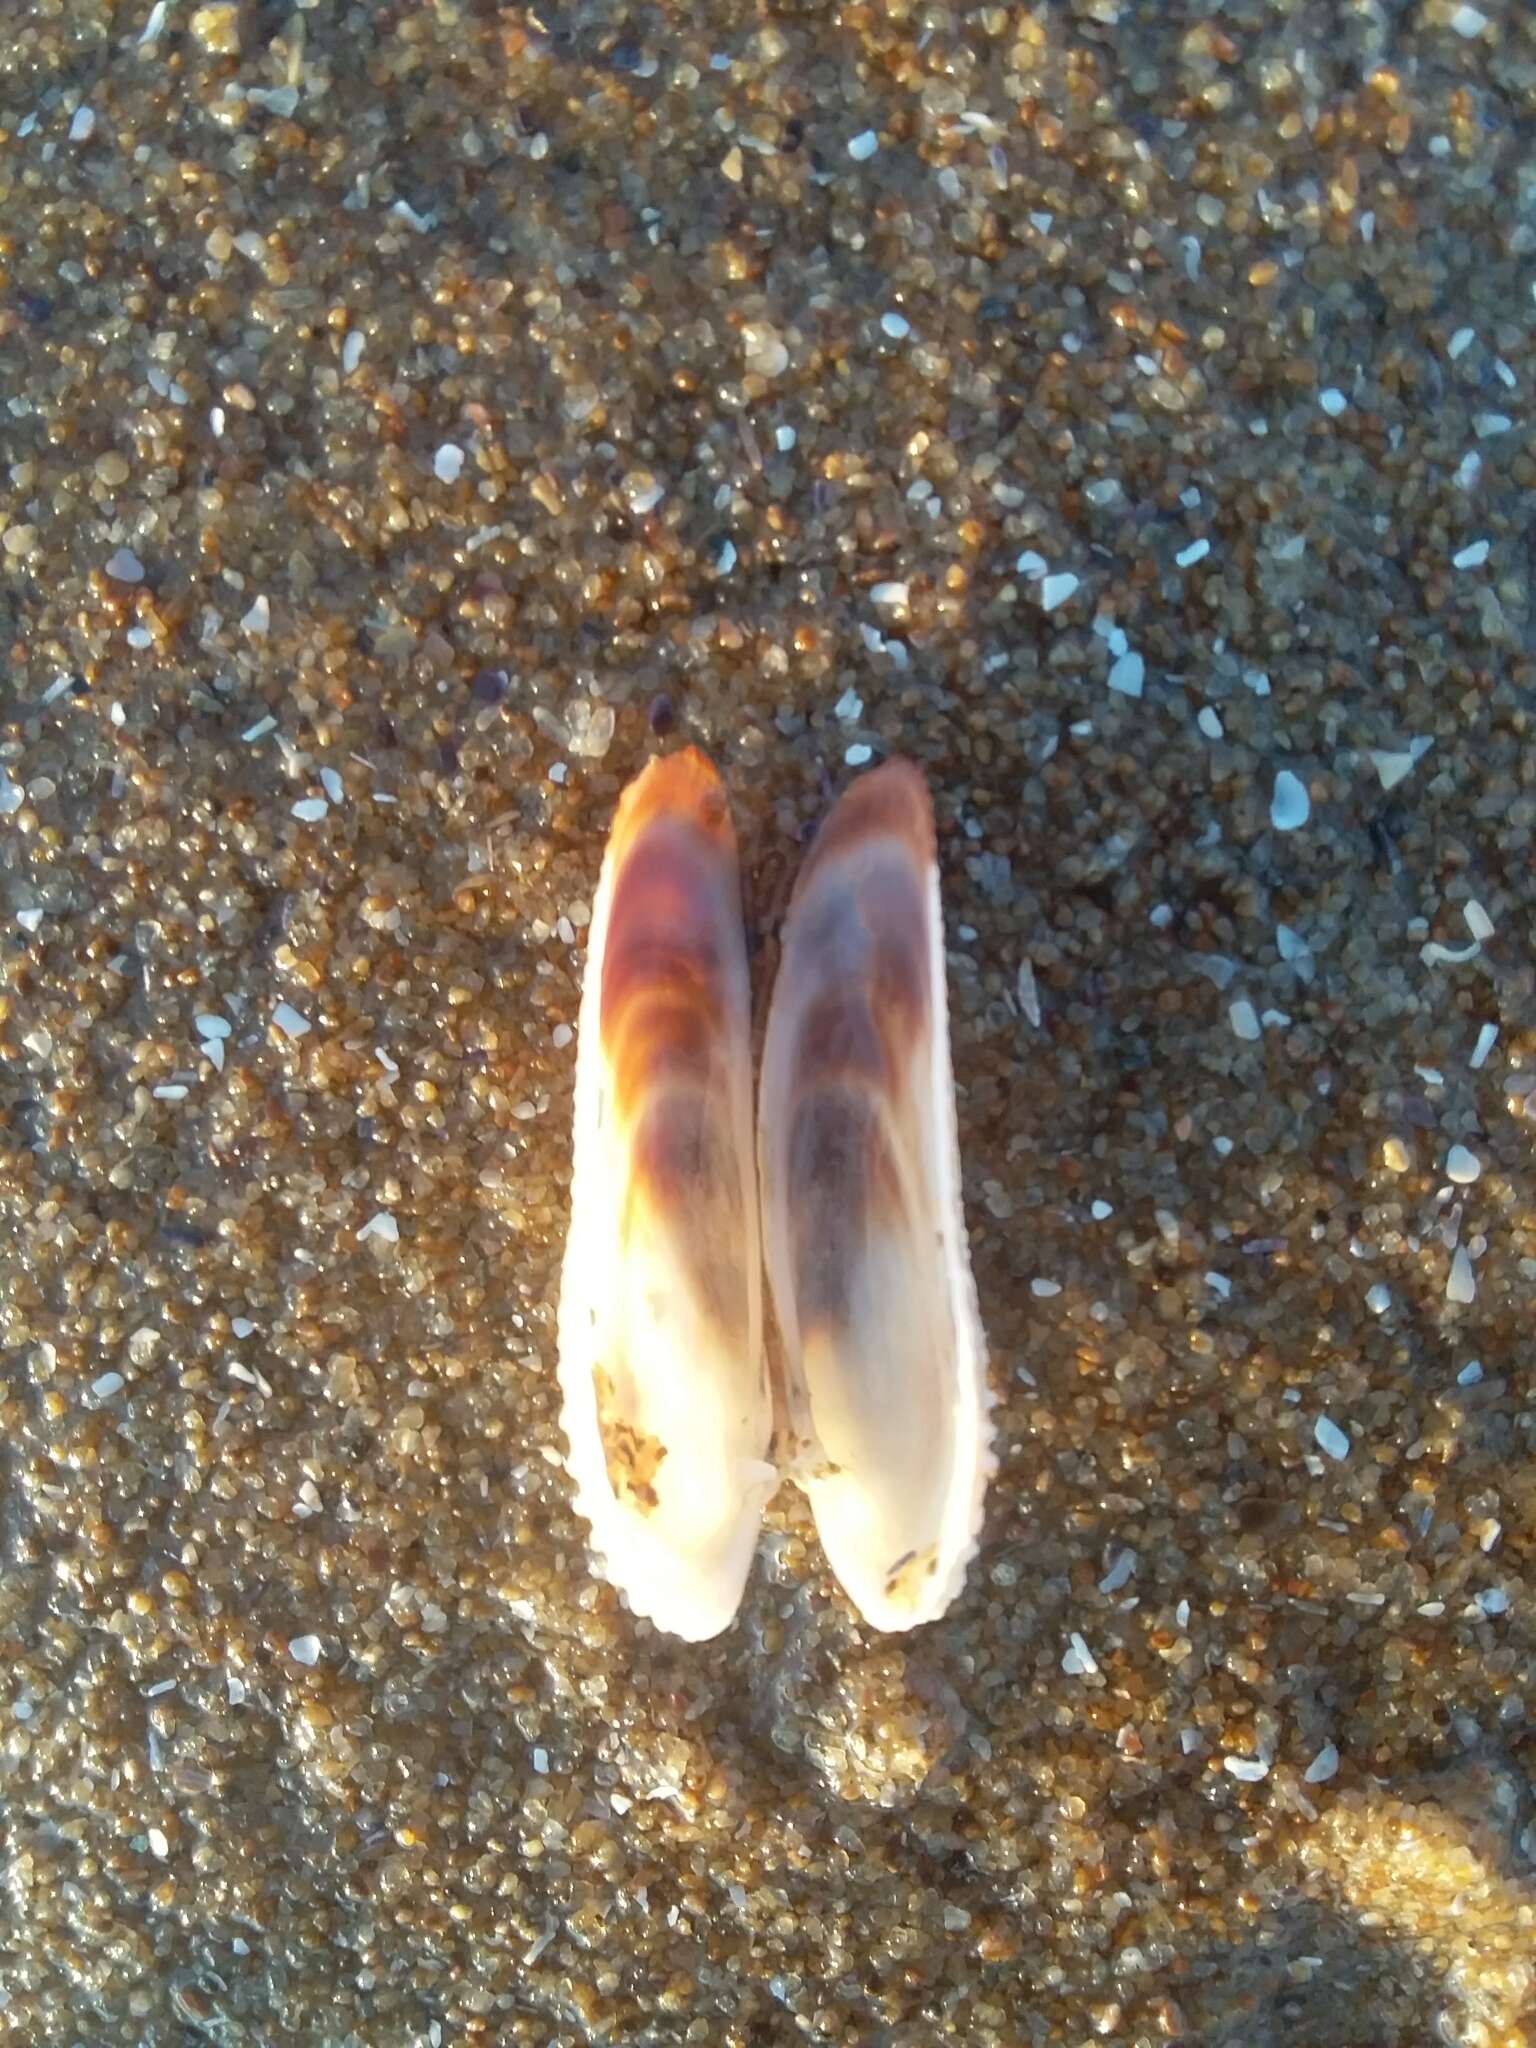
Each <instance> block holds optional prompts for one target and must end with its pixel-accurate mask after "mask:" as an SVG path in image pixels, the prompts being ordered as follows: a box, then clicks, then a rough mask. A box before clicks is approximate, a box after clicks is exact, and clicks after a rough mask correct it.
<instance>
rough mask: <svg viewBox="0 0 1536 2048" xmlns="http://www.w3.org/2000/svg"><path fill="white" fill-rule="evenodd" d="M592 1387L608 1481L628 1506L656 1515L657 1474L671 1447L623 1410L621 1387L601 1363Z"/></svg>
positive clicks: (593, 1378) (594, 1374) (594, 1373)
mask: <svg viewBox="0 0 1536 2048" xmlns="http://www.w3.org/2000/svg"><path fill="white" fill-rule="evenodd" d="M592 1387H593V1391H594V1392H595V1394H596V1395H597V1426H598V1429H599V1430H600V1431H601V1433H602V1439H603V1460H604V1463H605V1464H606V1465H607V1467H608V1483H609V1485H610V1486H611V1487H612V1488H613V1491H614V1495H615V1497H616V1498H617V1499H618V1500H621V1501H623V1502H624V1503H625V1505H626V1506H628V1507H632V1508H634V1509H635V1510H636V1512H637V1513H639V1514H642V1515H649V1514H653V1513H654V1512H655V1510H656V1507H657V1505H658V1503H657V1497H656V1475H657V1473H658V1472H660V1470H661V1467H662V1464H663V1462H664V1461H665V1459H666V1455H667V1447H666V1445H665V1444H664V1443H661V1442H660V1441H659V1440H658V1439H657V1438H656V1437H653V1436H647V1435H646V1434H645V1432H644V1431H643V1430H640V1429H637V1428H636V1427H635V1425H634V1423H633V1422H631V1421H630V1420H629V1418H628V1417H627V1416H625V1415H623V1414H621V1413H620V1412H619V1396H618V1389H617V1388H616V1387H615V1386H614V1384H613V1380H612V1378H611V1377H610V1376H609V1374H607V1373H606V1372H604V1370H603V1368H602V1367H601V1366H600V1365H597V1366H594V1367H593V1368H592Z"/></svg>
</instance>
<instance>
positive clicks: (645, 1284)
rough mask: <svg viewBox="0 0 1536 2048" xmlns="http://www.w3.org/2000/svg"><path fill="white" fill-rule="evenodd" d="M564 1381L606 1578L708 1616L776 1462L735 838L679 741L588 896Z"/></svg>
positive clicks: (574, 1457)
mask: <svg viewBox="0 0 1536 2048" xmlns="http://www.w3.org/2000/svg"><path fill="white" fill-rule="evenodd" d="M560 1385H561V1391H562V1395H563V1400H564V1406H563V1411H562V1422H563V1424H564V1428H565V1433H566V1436H567V1438H568V1440H569V1444H570V1461H569V1462H570V1471H571V1476H572V1478H573V1480H574V1481H575V1486H576V1505H577V1508H578V1510H579V1512H580V1513H581V1514H582V1515H584V1516H585V1517H586V1519H587V1520H588V1521H589V1522H590V1523H591V1525H592V1548H593V1550H594V1552H595V1553H596V1555H597V1557H598V1558H599V1559H600V1560H601V1564H602V1569H603V1571H604V1574H605V1576H606V1577H607V1578H608V1579H609V1580H610V1581H611V1583H612V1584H613V1585H615V1586H616V1587H618V1589H619V1590H620V1592H621V1593H622V1594H623V1595H624V1597H625V1599H626V1600H627V1601H628V1603H629V1605H630V1607H631V1608H632V1609H633V1610H634V1611H635V1613H637V1614H641V1615H645V1616H647V1617H648V1618H649V1619H650V1620H651V1621H653V1622H655V1623H656V1625H657V1626H658V1627H659V1628H663V1629H666V1630H668V1631H669V1632H670V1633H671V1634H673V1635H678V1636H683V1637H685V1638H686V1639H687V1640H689V1641H690V1642H698V1641H702V1640H703V1639H704V1638H706V1637H708V1636H713V1635H716V1634H718V1633H719V1631H720V1630H721V1629H723V1628H725V1627H726V1626H727V1624H728V1623H729V1622H730V1620H731V1617H732V1616H733V1615H734V1614H735V1612H736V1609H737V1606H738V1605H739V1603H740V1600H741V1595H742V1590H743V1587H744V1586H745V1583H746V1577H747V1573H748V1570H749V1569H750V1567H751V1563H752V1552H753V1548H754V1546H755V1543H756V1539H757V1532H758V1525H759V1521H760V1519H761V1514H762V1508H763V1503H764V1501H765V1500H766V1498H767V1496H768V1494H769V1492H770V1491H771V1490H772V1486H773V1483H774V1473H773V1469H772V1467H771V1466H769V1465H768V1464H767V1463H766V1462H765V1460H766V1458H767V1455H768V1448H769V1438H770V1434H771V1429H772V1404H771V1399H770V1396H769V1393H768V1388H767V1383H766V1379H765V1375H764V1367H763V1356H762V1279H761V1255H760V1250H759V1238H758V1208H757V1186H756V1178H755V1175H754V1172H753V1166H752V1076H751V1035H750V1007H749V995H748V985H747V956H746V942H745V936H744V933H743V929H742V917H741V891H740V882H739V877H738V873H737V866H736V835H735V833H734V831H733V830H732V827H731V821H730V815H729V812H728V810H727V808H726V801H725V793H724V791H723V790H722V788H721V786H720V780H719V777H718V776H717V775H716V773H715V771H714V769H713V768H712V767H711V766H710V764H709V762H708V761H707V760H706V759H705V757H704V756H703V755H702V754H700V753H699V752H697V751H696V750H695V749H693V748H687V749H685V750H684V751H682V752H681V753H676V754H672V755H669V756H668V757H667V758H665V759H663V760H658V761H653V762H652V763H651V764H650V766H649V767H648V768H647V769H646V770H645V772H644V773H643V774H642V775H640V776H639V777H637V778H636V780H635V781H634V782H633V783H631V784H630V786H629V788H628V789H627V790H625V792H624V794H623V796H622V797H621V798H620V800H619V808H618V814H617V816H616V817H615V819H614V823H613V829H612V832H611V834H610V836H609V840H608V848H607V852H606V854H605V856H604V860H603V871H602V878H601V880H600V882H599V884H598V890H597V898H596V902H595V904H594V906H593V912H592V928H591V936H590V943H589V947H588V953H587V970H586V982H585V986H584V988H583V991H582V999H581V1031H580V1043H579V1045H578V1048H577V1060H576V1102H575V1132H574V1158H573V1163H572V1185H571V1225H570V1235H569V1238H568V1240H567V1244H566V1254H565V1265H564V1270H563V1272H562V1275H561V1283H560Z"/></svg>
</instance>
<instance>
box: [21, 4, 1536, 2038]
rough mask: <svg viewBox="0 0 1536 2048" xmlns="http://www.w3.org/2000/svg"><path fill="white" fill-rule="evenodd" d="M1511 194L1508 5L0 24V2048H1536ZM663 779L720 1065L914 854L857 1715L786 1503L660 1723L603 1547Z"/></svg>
mask: <svg viewBox="0 0 1536 2048" xmlns="http://www.w3.org/2000/svg"><path fill="white" fill-rule="evenodd" d="M1533 96H1536V17H1531V16H1530V15H1529V14H1528V13H1526V12H1524V11H1522V10H1520V9H1518V8H1516V7H1513V6H1508V7H1506V6H1502V5H1499V4H1496V0H1483V4H1482V5H1481V6H1480V7H1473V6H1468V5H1456V4H1450V0H1425V4H1414V5H1411V6H1401V7H1391V8H1367V7H1364V6H1360V7H1356V6H1332V5H1322V4H1315V0H1294V4H1283V0H1273V4H1259V0H1234V4H1232V5H1230V6H1229V7H1227V8H1226V9H1225V10H1223V11H1220V12H1213V13H1212V14H1211V15H1210V16H1209V17H1207V16H1206V15H1204V14H1202V13H1200V12H1199V11H1198V10H1196V9H1193V8H1189V7H1185V6H1183V5H1166V6H1165V5H1160V4H1155V0H1140V4H1137V0H1118V4H1117V0H1080V4H1074V5H1065V4H1051V5H1046V4H1041V5H1037V6H1036V7H1034V8H1028V9H1027V8H1022V7H1016V6H1015V7H1004V6H998V7H985V6H983V7H973V8H969V9H960V8H946V7H943V6H937V5H936V6H931V7H916V6H907V5H905V4H903V0H890V4H888V5H885V6H874V5H868V6H866V5H857V4H855V5H847V6H843V7H827V8H824V9H801V10H794V9H788V8H786V9H783V10H780V12H779V15H778V17H777V18H776V19H775V20H772V21H770V20H768V19H765V17H764V15H763V13H762V12H761V11H760V10H757V9H754V8H749V7H746V6H744V5H743V6H730V5H726V4H717V5H710V6H706V7H699V8H693V9H684V8H663V7H659V6H644V5H641V6H636V7H633V8H630V9H624V8H621V7H619V6H617V5H614V6H608V7H601V8H599V7H595V6H594V7H587V8H574V7H573V8H566V9H561V10H558V11H551V12H547V13H535V12H534V11H533V10H530V9H526V8H517V7H507V8H500V9H498V8H495V7H492V6H489V5H483V4H464V5H453V4H446V0H445V4H439V5H435V6H425V7H423V6H417V5H402V6H392V7H380V8H376V9H369V8H364V7H361V6H353V7H350V8H343V7H341V6H330V5H315V6H310V7H307V8H299V9H297V10H294V9H292V8H290V7H289V6H287V5H286V4H276V5H258V4H251V5H246V6H239V7H235V6H225V5H219V6H208V7H202V8H197V9H192V8H188V7H181V6H175V7H168V8H167V7H161V6H155V7H154V8H153V10H152V11H151V7H150V5H149V4H148V0H143V4H138V5H135V6H133V7H126V6H125V7H115V8H107V7H104V6H101V5H99V4H87V0H50V4H48V5H39V6H24V5H22V4H21V0H0V545H3V552H0V771H3V773H0V913H3V934H4V936H3V950H0V963H3V967H0V1203H3V1215H4V1229H3V1233H0V1276H3V1286H0V1294H3V1307H0V1316H3V1322H0V1652H3V1658H0V1667H3V1668H0V1884H3V1895H4V1902H5V1903H4V1916H5V1922H6V1936H5V1943H4V1947H3V1949H0V2040H3V2041H16V2042H19V2043H26V2044H29V2048H30V2044H48V2048H52V2044H60V2048H65V2044H72V2043H74V2042H76V2041H84V2040H89V2041H90V2042H91V2043H93V2044H102V2048H105V2044H117V2043H121V2044H125V2048H126V2044H129V2043H135V2044H141V2043H156V2044H158V2043H162V2042H163V2043H181V2042H190V2041H199V2040H209V2041H218V2042H224V2043H249V2044H258V2043H261V2044H266V2043H277V2042H290V2041H291V2042H296V2043H305V2044H315V2048H320V2044H342V2043H345V2044H367V2048H407V2044H409V2048H417V2044H422V2043H431V2044H433V2048H440V2044H443V2043H448V2044H452V2043H458V2042H475V2041H481V2042H505V2043H510V2044H523V2043H527V2044H539V2048H556V2044H558V2048H575V2044H578V2043H584V2042H588V2041H602V2042H615V2043H627V2044H636V2048H639V2044H671V2043H682V2042H703V2043H708V2044H712V2048H715V2044H719V2048H777V2044H779V2043H785V2044H788V2043H793V2042H798V2041H801V2040H810V2041H815V2042H828V2043H844V2044H872V2048H928V2044H931V2043H940V2042H956V2043H965V2044H967V2048H1025V2044H1028V2048H1034V2044H1044V2043H1063V2044H1071V2048H1078V2044H1082V2043H1085V2042H1088V2041H1096V2040H1106V2041H1110V2042H1117V2041H1118V2042H1124V2043H1153V2042H1159V2041H1165V2040H1183V2041H1186V2042H1198V2043H1202V2044H1213V2048H1238V2044H1242V2048H1293V2044H1294V2048H1301V2044H1303V2043H1305V2044H1307V2048H1355V2044H1359V2048H1366V2044H1369V2048H1384V2044H1398V2043H1401V2044H1405V2048H1407V2044H1413V2048H1418V2044H1421V2043H1423V2042H1424V2041H1426V2040H1428V2039H1430V2038H1443V2039H1446V2040H1450V2041H1454V2042H1457V2043H1463V2044H1469V2048H1517V2044H1522V2043H1526V2042H1530V2041H1532V2040H1536V1965H1533V1962H1532V1957H1533V1955H1536V1831H1533V1816H1536V1731H1533V1725H1532V1717H1533V1713H1536V1654H1533V1651H1536V1633H1533V1617H1536V1455H1533V1454H1536V1378H1533V1370H1532V1365H1531V1355H1530V1344H1529V1330H1530V1321H1531V1301H1532V1292H1533V1282H1536V1209H1533V1191H1536V1166H1533V1155H1532V1144H1533V1132H1536V1123H1533V1120H1532V1116H1531V1115H1530V1114H1528V1113H1527V1112H1528V1111H1529V1110H1536V1033H1533V1030H1532V1017H1533V1003H1532V997H1533V968H1532V943H1531V942H1532V932H1533V912H1536V881H1533V875H1532V846H1533V828H1536V754H1533V751H1532V730H1533V728H1532V714H1533V705H1536V694H1533V692H1536V649H1533V637H1532V606H1531V573H1532V569H1531V565H1532V553H1531V540H1532V518H1531V509H1530V508H1531V506H1532V503H1533V498H1532V492H1533V487H1536V458H1533V451H1532V441H1531V403H1530V393H1531V388H1532V381H1533V379H1536V345H1533V343H1536V299H1533V283H1536V212H1533V205H1536V187H1533V183H1532V175H1531V171H1530V156H1531V132H1532V129H1531V124H1532V120H1533V112H1536V97H1533ZM677 739H690V740H693V741H696V742H698V743H699V744H702V745H704V746H706V747H707V748H709V749H710V750H711V752H712V753H713V754H714V756H715V758H716V759H717V760H718V762H719V763H720V766H721V769H722V773H723V774H724V775H725V777H726V780H727V783H728V786H729V788H730V791H731V796H732V801H733V806H734V809H735V814H736V820H737V825H738V830H739V832H740V834H741V839H742V844H743V851H744V856H745V860H746V864H747V869H748V883H749V906H748V907H749V918H750V925H751V932H752V939H753V945H754V951H755V972H756V974H757V976H758V980H759V983H760V984H761V986H760V989H759V996H760V998H761V997H762V996H763V995H765V994H766V985H767V978H768V976H769V974H770V972H771V967H772V962H773V955H774V945H775V932H776V927H777V921H778V918H779V916H780V914H781V911H782V907H783V903H784V900H785V896H786V892H787V888H788V885H789V882H790V880H791V879H792V876H793V872H794V866H795V863H796V860H797V858H798V853H799V849H800V847H801V845H802V843H803V841H804V839H805V836H806V834H807V833H808V832H809V830H810V829H811V828H812V826H813V825H814V822H815V820H816V819H817V817H818V816H819V815H820V814H821V812H822V810H823V808H824V806H825V802H826V800H827V798H828V796H829V795H830V793H831V792H832V791H833V790H835V789H836V788H838V787H841V786H842V785H843V783H844V782H845V781H846V780H847V779H848V778H849V777H850V776H851V775H852V774H853V773H855V772H856V770H857V768H858V767H859V766H860V765H861V764H862V763H864V762H865V761H868V760H879V759H882V758H884V757H885V756H886V755H887V754H888V753H890V752H893V751H898V750H899V751H904V752H906V753H909V754H911V755H912V756H913V757H914V758H916V759H917V760H918V761H919V762H920V763H921V764H922V765H923V767H924V768H925V770H926V772H927V773H928V775H929V777H930V779H931V782H932V785H933V788H934V791H935V798H936V806H937V810H938V816H939V830H940V842H941V861H942V865H943V873H944V887H945V897H946V909H947V915H948V919H949V945H950V987H951V1001H952V1006H953V1030H954V1040H955V1056H956V1063H957V1069H958V1079H959V1087H960V1107H961V1124H962V1143H963V1147H964V1153H965V1170H966V1198H967V1206H968V1212H969V1216H970V1221H971V1228H972V1235H973V1248H974V1258H975V1265H976V1271H977V1279H978V1283H979V1287H980V1292H981V1299H982V1306H983V1312H984V1315H985V1319H986V1322H987V1325H988V1329H989V1333H990V1337H991V1342H992V1349H993V1354H994V1375H995V1381H996V1386H997V1390H998V1394H999V1401H1000V1406H999V1410H998V1421H999V1431H1000V1450H1001V1469H1000V1472H999V1476H998V1479H997V1482H996V1484H995V1486H994V1489H993V1493H992V1496H991V1501H990V1506H989V1514H988V1521H987V1529H986V1537H985V1543H984V1547H983V1550H982V1554H981V1557H980V1559H979V1561H978V1563H977V1565H976V1566H975V1567H974V1568H973V1571H972V1574H971V1578H970V1582H969V1585H968V1588H967V1590H966V1593H965V1595H964V1597H963V1598H962V1599H961V1601H960V1602H959V1603H958V1604H957V1606H956V1607H955V1608H954V1610H953V1611H952V1612H951V1614H950V1615H949V1616H948V1617H947V1618H946V1619H945V1620H944V1621H943V1622H942V1623H941V1624H939V1625H937V1626H935V1627H933V1628H931V1629H928V1630H925V1631H922V1632H920V1633H919V1634H917V1635H916V1636H914V1637H912V1638H910V1639H905V1640H901V1639H882V1638H880V1637H877V1636H874V1635H872V1634H871V1633H870V1632H869V1631H868V1630H866V1629H865V1628H864V1627H863V1626H862V1625H861V1624H860V1623H859V1622H858V1621H857V1619H856V1617H855V1616H854V1615H853V1614H852V1612H851V1610H850V1609H849V1608H848V1606H847V1604H846V1602H845V1601H844V1599H843V1598H842V1596H841V1595H840V1594H839V1592H838V1591H837V1589H836V1587H835V1585H834V1584H833V1583H832V1582H831V1580H830V1578H829V1576H828V1574H827V1572H826V1569H825V1567H824V1564H823V1562H822V1560H821V1557H820V1554H819V1552H818V1550H817V1547H816V1543H815V1539H814V1535H813V1533H812V1531H811V1528H810V1524H809V1520H808V1517H807V1515H806V1513H805V1510H804V1505H803V1502H802V1501H801V1500H800V1499H799V1497H798V1496H796V1495H794V1494H793V1493H790V1492H785V1493H784V1494H782V1495H781V1496H780V1498H779V1500H778V1502H777V1503H776V1505H775V1507H774V1509H773V1511H772V1513H771V1516H770V1523H771V1529H770V1532H769V1534H768V1536H767V1537H766V1538H765V1540H764V1544H763V1547H762V1551H761V1554H760V1557H759V1562H758V1565H757V1568H756V1570H755V1572H754V1576H753V1579H752V1583H751V1586H750V1588H749V1592H748V1597H747V1601H746V1604H745V1607H744V1609H743V1612H742V1615H741V1618H740V1620H739V1621H738V1623H737V1625H736V1626H735V1628H734V1629H733V1630H732V1631H730V1632H729V1633H728V1634H727V1635H726V1636H724V1637H722V1638H721V1639H720V1640H719V1641H718V1642H716V1643H714V1644H711V1645H706V1646H704V1647H702V1648H687V1647H685V1646H683V1645H680V1644H676V1643H673V1642H671V1641H669V1640H667V1639H665V1638H662V1637H658V1636H657V1635H655V1634H654V1633H653V1632H652V1631H650V1630H649V1629H648V1628H647V1627H645V1626H644V1625H641V1624H638V1623H636V1622H635V1621H633V1620H632V1618H631V1617H630V1616H629V1615H628V1614H627V1613H626V1612H625V1611H624V1610H623V1608H622V1607H621V1606H620V1605H619V1604H618V1602H617V1600H616V1598H615V1596H614V1595H613V1594H612V1593H611V1591H610V1590H609V1589H607V1588H606V1587H604V1586H603V1585H602V1584H600V1583H599V1582H597V1581H595V1580H594V1579H593V1578H592V1576H591V1574H590V1572H589V1569H588V1566H587V1561H586V1553H585V1540H584V1534H585V1532H584V1528H583V1525H582V1524H581V1523H580V1522H579V1521H578V1520H577V1519H576V1517H575V1516H574V1515H573V1513H572V1510H571V1505H570V1490H569V1485H568V1481H567V1479H566V1477H565V1475H564V1473H563V1470H562V1468H561V1455H562V1443H561V1438H560V1435H559V1430H558V1425H557V1419H556V1398H555V1381H554V1360H553V1330H554V1312H553V1311H554V1303H553V1287H554V1281H555V1276H556V1274H557V1271H558V1261H559V1253H560V1247H561V1242H562V1236H563V1230H564V1222H565V1215H566V1201H567V1187H568V1164H569V1160H568V1131H569V1110H570V1086H571V1077H572V1064H573V1051H574V1049H573V1045H572V1043H571V1039H572V1033H573V1030H574V1026H575V1021H576V1010H577V999H578V991H579V986H580V973H581V960H582V951H583V930H584V925H585V922H586V919H587V915H588V909H589V904H590V898H591V890H592V888H593V886H594V883H595V879H596V872H597V863H598V859H599V856H600V850H601V843H602V835H603V833H604V831H605V829H606V825H607V821H608V819H609V817H610V816H611V812H612V806H613V801H614V797H615V794H616V792H617V790H618V788H619V786H620V785H621V783H622V781H623V780H624V779H625V778H626V777H627V776H628V775H629V774H631V773H632V772H633V771H634V770H635V769H636V767H637V766H638V765H639V764H640V763H641V762H642V761H643V760H644V759H645V758H646V757H647V756H648V755H649V754H650V753H652V752H653V751H655V750H656V749H657V748H658V747H659V746H663V745H666V744H671V743H674V742H675V740H677ZM1436 2030H1438V2032H1437V2031H1436Z"/></svg>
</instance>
